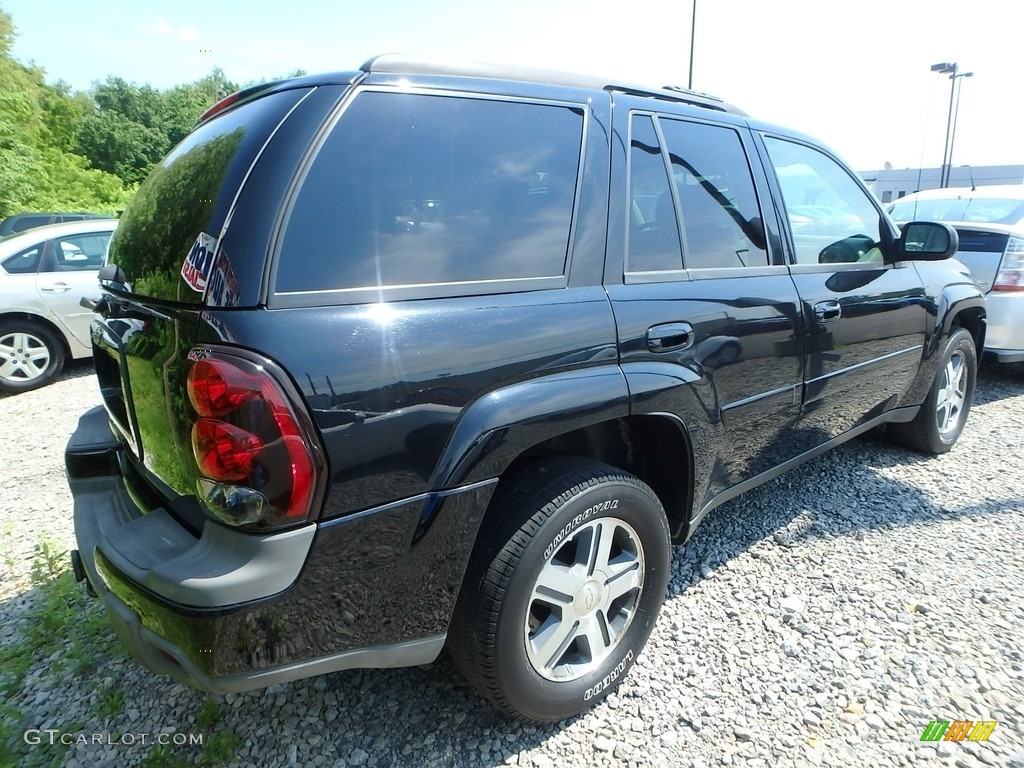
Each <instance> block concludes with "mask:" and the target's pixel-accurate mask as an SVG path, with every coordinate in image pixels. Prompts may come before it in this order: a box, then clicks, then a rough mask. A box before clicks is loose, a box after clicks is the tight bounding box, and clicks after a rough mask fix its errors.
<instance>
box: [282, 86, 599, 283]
mask: <svg viewBox="0 0 1024 768" xmlns="http://www.w3.org/2000/svg"><path fill="white" fill-rule="evenodd" d="M583 127H584V112H583V110H582V109H581V108H579V107H576V106H573V105H563V104H549V103H534V102H523V101H511V100H500V99H488V98H470V97H463V96H454V95H443V94H429V95H428V94H411V93H386V92H379V91H364V92H362V93H360V94H359V95H358V96H356V98H355V100H354V101H353V102H352V103H351V104H350V105H349V106H348V107H347V109H346V110H345V111H344V113H343V114H342V116H341V118H340V119H339V121H338V123H337V124H336V125H335V127H334V128H333V130H332V132H331V133H330V135H329V136H328V138H327V139H326V141H325V143H324V144H323V146H322V147H321V148H320V149H319V151H318V153H317V155H316V157H315V159H314V161H313V163H312V165H311V167H310V169H309V171H308V172H307V174H306V176H305V178H304V179H303V180H302V183H301V187H300V189H299V192H298V194H297V196H296V198H295V199H294V202H293V205H292V207H291V211H290V214H289V217H288V220H287V224H286V228H285V231H284V236H283V240H282V244H281V248H280V255H279V260H278V266H277V269H276V280H275V287H276V290H277V292H279V293H295V292H307V291H345V292H347V294H346V299H347V300H352V301H360V300H373V299H375V298H377V297H378V296H380V293H379V291H380V290H381V289H385V290H387V289H395V288H402V289H406V294H409V290H408V289H410V288H411V289H412V294H409V295H423V296H429V295H433V294H434V293H437V291H436V290H433V289H432V288H431V287H433V288H436V287H437V286H448V289H447V290H442V291H441V292H443V293H446V294H450V293H451V292H452V286H453V284H460V285H464V284H467V283H469V284H473V285H474V286H476V287H468V288H464V289H458V290H460V291H462V290H464V291H465V292H467V293H480V292H483V291H486V292H491V291H500V290H506V289H508V290H511V289H519V290H521V289H523V288H524V287H527V286H528V285H529V281H531V280H537V279H540V280H541V282H540V283H539V284H534V287H551V285H552V281H554V282H555V283H557V284H559V285H562V284H564V277H563V275H564V274H565V272H566V258H567V253H568V247H569V239H570V232H571V225H572V214H573V204H574V199H575V194H576V187H577V180H578V176H579V169H580V156H581V146H582V136H583ZM545 278H547V280H544V279H545ZM481 283H486V286H480V285H479V284H481ZM417 287H423V290H417ZM360 292H362V295H360Z"/></svg>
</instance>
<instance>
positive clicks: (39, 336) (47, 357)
mask: <svg viewBox="0 0 1024 768" xmlns="http://www.w3.org/2000/svg"><path fill="white" fill-rule="evenodd" d="M63 365H64V346H63V345H62V344H61V342H60V339H58V338H57V337H56V336H55V335H54V334H53V333H52V332H51V331H50V330H49V329H47V328H45V327H44V326H42V325H39V324H38V323H33V322H32V321H30V320H7V321H4V322H2V323H0V390H2V391H4V392H26V391H28V390H30V389H35V388H36V387H41V386H43V385H45V384H49V383H50V382H51V381H53V379H54V377H56V375H57V374H58V373H60V369H61V368H62V367H63Z"/></svg>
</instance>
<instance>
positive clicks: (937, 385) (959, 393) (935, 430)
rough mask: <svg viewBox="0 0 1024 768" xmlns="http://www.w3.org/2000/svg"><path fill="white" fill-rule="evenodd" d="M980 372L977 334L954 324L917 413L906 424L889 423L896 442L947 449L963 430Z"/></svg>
mask: <svg viewBox="0 0 1024 768" xmlns="http://www.w3.org/2000/svg"><path fill="white" fill-rule="evenodd" d="M977 376H978V353H977V350H976V348H975V346H974V338H973V337H972V336H971V334H970V333H969V332H968V331H966V330H965V329H963V328H954V329H953V332H952V333H951V334H950V336H949V339H948V340H947V342H946V348H945V350H944V351H943V354H942V359H941V362H940V364H939V371H938V373H936V374H935V381H934V383H933V384H932V388H931V390H930V391H929V392H928V397H927V398H925V401H924V404H923V405H922V406H921V410H920V412H919V413H918V414H917V417H916V418H915V419H914V420H913V421H910V422H907V423H906V424H890V425H889V432H890V434H891V435H892V436H893V438H894V439H895V440H896V441H897V442H899V443H902V444H903V445H906V446H907V447H909V448H913V449H915V450H918V451H921V452H923V453H945V452H946V451H948V450H949V449H950V448H952V447H953V446H954V445H955V444H956V441H957V438H959V437H960V433H961V432H963V430H964V425H965V424H966V422H967V414H968V413H969V412H970V410H971V400H972V399H973V398H974V384H975V381H976V380H977Z"/></svg>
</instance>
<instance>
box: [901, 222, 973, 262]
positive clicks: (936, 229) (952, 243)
mask: <svg viewBox="0 0 1024 768" xmlns="http://www.w3.org/2000/svg"><path fill="white" fill-rule="evenodd" d="M900 229H901V230H902V232H903V234H902V235H901V236H900V239H899V240H897V241H896V260H897V261H915V260H916V261H942V260H943V259H948V258H950V257H952V256H953V255H954V254H955V253H956V251H957V248H959V247H960V236H959V235H957V233H956V230H955V229H953V228H952V227H951V226H949V225H948V224H942V223H940V222H937V221H912V222H910V223H908V224H900Z"/></svg>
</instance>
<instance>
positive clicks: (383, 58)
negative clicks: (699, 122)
mask: <svg viewBox="0 0 1024 768" xmlns="http://www.w3.org/2000/svg"><path fill="white" fill-rule="evenodd" d="M360 69H361V70H362V71H363V72H368V73H374V72H376V73H386V74H410V75H444V76H449V75H450V76H462V77H486V78H494V79H499V80H519V81H523V82H529V83H549V84H552V85H566V86H570V87H579V88H592V89H595V90H604V91H610V92H613V93H627V94H631V95H634V96H646V97H650V98H656V99H667V100H670V101H677V102H683V103H686V104H691V105H693V106H696V107H704V108H706V109H714V110H717V111H720V112H731V113H733V114H737V115H745V114H746V113H745V112H743V110H741V109H739V108H737V107H735V106H732V105H731V104H727V103H726V102H725V101H723V100H722V99H720V98H718V97H717V96H711V95H710V94H707V93H701V92H699V91H691V90H689V89H687V88H680V87H678V86H665V87H663V88H658V87H653V88H652V87H648V86H642V85H630V84H626V83H617V82H614V81H611V80H609V79H608V78H599V77H595V76H593V75H583V74H574V73H570V72H560V71H557V70H547V69H538V68H535V67H522V66H517V65H507V64H494V63H489V62H488V63H484V62H472V61H460V60H453V59H440V58H420V57H414V56H407V55H404V54H398V53H387V54H383V55H380V56H375V57H373V58H371V59H368V60H367V61H366V63H364V64H363V65H362V67H360Z"/></svg>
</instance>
